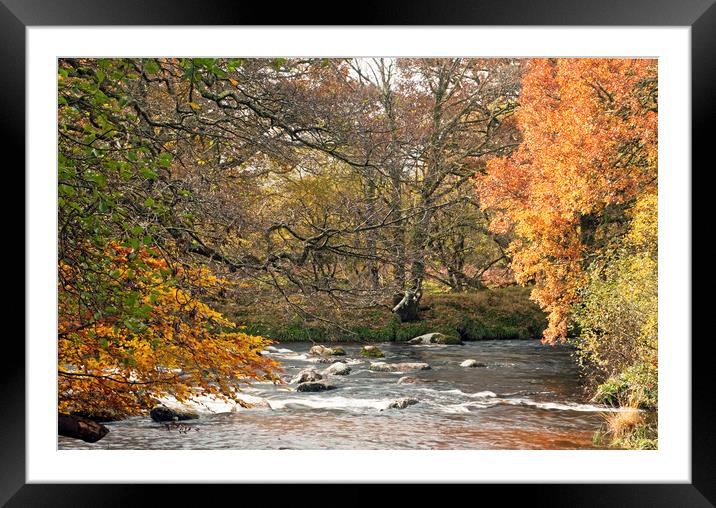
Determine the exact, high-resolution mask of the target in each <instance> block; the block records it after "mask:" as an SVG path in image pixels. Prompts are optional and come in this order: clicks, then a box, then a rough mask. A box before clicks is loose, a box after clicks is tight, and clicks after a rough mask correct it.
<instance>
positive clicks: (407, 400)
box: [388, 397, 418, 409]
mask: <svg viewBox="0 0 716 508" xmlns="http://www.w3.org/2000/svg"><path fill="white" fill-rule="evenodd" d="M417 403H418V399H413V398H412V397H404V398H402V399H398V400H396V401H393V402H391V403H390V404H389V405H388V409H405V408H406V407H408V406H412V405H413V404H417Z"/></svg>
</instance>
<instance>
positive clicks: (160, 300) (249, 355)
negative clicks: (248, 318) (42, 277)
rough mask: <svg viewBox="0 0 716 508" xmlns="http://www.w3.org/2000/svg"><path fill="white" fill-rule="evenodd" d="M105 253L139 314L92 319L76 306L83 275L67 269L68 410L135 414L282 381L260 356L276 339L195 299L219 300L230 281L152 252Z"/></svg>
mask: <svg viewBox="0 0 716 508" xmlns="http://www.w3.org/2000/svg"><path fill="white" fill-rule="evenodd" d="M103 254H104V257H105V259H106V261H107V263H108V264H107V268H108V271H109V272H110V273H111V276H112V279H113V280H114V281H115V284H116V286H117V287H116V288H115V289H116V290H117V293H118V294H121V295H125V294H127V293H129V292H131V293H133V294H136V295H137V301H136V302H135V301H132V302H131V307H132V309H131V312H130V310H128V308H126V307H125V308H121V309H119V308H114V307H113V310H114V312H107V311H106V310H105V311H104V312H101V313H99V314H101V315H98V313H94V314H93V313H92V312H91V311H89V310H88V308H87V307H86V306H85V307H83V306H82V305H81V304H78V298H79V296H78V295H80V296H81V292H79V291H78V287H79V286H80V285H81V282H80V278H81V275H80V272H79V271H78V270H76V269H73V268H72V267H70V266H69V265H67V264H63V263H61V264H60V266H59V269H60V275H61V276H60V280H61V283H60V285H59V288H58V289H59V329H58V373H59V377H58V379H59V381H58V383H59V386H58V393H59V410H60V411H61V412H75V411H77V412H86V413H105V412H108V411H109V412H114V413H115V414H116V413H120V414H136V413H138V412H139V411H140V410H142V409H146V408H147V407H148V406H150V405H151V404H153V403H154V402H155V399H156V398H158V397H162V396H173V397H175V398H176V399H177V400H179V401H184V400H186V399H187V398H189V397H191V396H192V395H194V394H199V393H201V394H203V395H209V394H213V395H216V396H218V397H220V398H231V397H232V394H233V393H234V392H235V391H236V390H238V387H239V385H240V383H243V382H248V381H250V380H275V379H276V377H275V376H274V374H273V373H272V372H273V371H274V370H276V369H277V368H278V364H277V363H276V362H274V361H273V360H270V359H268V358H266V357H264V356H261V354H260V352H261V350H262V349H263V348H264V347H265V346H266V345H268V344H270V341H268V340H267V339H264V338H263V337H257V336H251V335H247V334H245V333H242V332H241V331H240V329H239V327H237V326H236V325H235V324H234V323H232V322H231V321H230V320H228V319H226V318H225V317H224V316H222V315H221V314H219V313H218V312H216V311H214V310H212V309H211V308H210V307H209V306H207V305H206V304H204V303H202V302H200V301H198V300H197V299H196V298H194V296H193V295H192V293H202V294H204V295H208V294H211V292H212V291H215V290H218V289H219V287H220V286H221V285H222V284H224V283H225V282H224V281H222V280H220V279H218V278H217V277H215V276H213V275H211V274H210V273H209V272H208V270H206V269H201V268H199V269H194V268H192V269H182V268H175V269H171V268H170V267H169V266H168V264H167V262H166V261H165V260H164V259H161V258H160V257H159V256H158V255H157V252H154V251H153V250H151V249H141V250H138V251H136V252H135V251H134V250H133V249H130V248H126V247H121V246H119V245H118V244H116V243H111V244H110V246H109V247H108V248H107V249H106V250H105V251H104V253H103ZM129 258H131V262H130V259H129ZM75 284H76V285H75ZM180 284H181V286H182V287H184V288H186V287H191V290H188V289H181V288H180V287H179V286H180ZM128 316H129V317H128Z"/></svg>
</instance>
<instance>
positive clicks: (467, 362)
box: [460, 358, 487, 367]
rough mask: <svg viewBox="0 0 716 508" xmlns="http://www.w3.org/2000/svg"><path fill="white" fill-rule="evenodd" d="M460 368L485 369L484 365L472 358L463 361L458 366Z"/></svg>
mask: <svg viewBox="0 0 716 508" xmlns="http://www.w3.org/2000/svg"><path fill="white" fill-rule="evenodd" d="M460 367H487V365H485V364H484V363H480V362H478V361H477V360H473V359H472V358H470V359H468V360H465V361H464V362H462V363H461V364H460Z"/></svg>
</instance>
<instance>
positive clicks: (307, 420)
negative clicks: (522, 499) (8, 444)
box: [58, 340, 610, 449]
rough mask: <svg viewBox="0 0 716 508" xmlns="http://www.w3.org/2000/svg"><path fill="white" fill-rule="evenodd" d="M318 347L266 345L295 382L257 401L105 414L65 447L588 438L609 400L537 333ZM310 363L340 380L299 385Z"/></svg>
mask: <svg viewBox="0 0 716 508" xmlns="http://www.w3.org/2000/svg"><path fill="white" fill-rule="evenodd" d="M311 347H312V345H311V344H310V343H291V344H278V345H274V346H273V347H271V348H269V349H268V350H267V351H266V352H265V354H268V355H270V356H272V357H273V358H275V359H277V360H279V361H280V362H281V364H282V365H283V368H284V374H283V377H284V378H285V379H286V380H287V381H291V380H294V381H295V382H294V383H290V384H286V385H274V384H271V383H258V384H253V385H251V386H249V387H247V388H245V389H244V393H245V394H246V397H247V399H248V400H250V401H255V402H259V404H257V406H256V407H254V408H251V409H243V408H241V407H240V406H236V405H232V404H226V403H222V402H218V401H211V400H199V401H197V403H196V404H195V405H194V407H193V409H194V410H195V411H197V412H198V413H199V418H198V419H194V420H188V421H185V422H181V424H176V423H174V424H165V423H160V422H155V421H153V420H152V419H151V418H149V416H146V417H133V418H129V419H126V420H123V421H118V422H110V423H107V424H106V425H107V427H109V429H110V433H109V434H108V435H107V436H106V437H104V438H103V439H102V440H100V441H98V442H97V443H92V444H90V443H85V442H83V441H79V440H74V439H69V438H64V437H60V438H59V439H58V447H59V448H60V449H589V448H593V447H594V445H593V444H592V435H593V434H594V432H595V431H596V430H597V429H599V427H600V426H601V424H602V421H603V419H602V416H601V414H600V413H603V412H605V411H609V410H610V409H609V408H606V407H604V406H597V405H593V404H590V403H588V402H587V401H585V400H584V395H583V392H582V389H581V387H580V384H579V371H578V368H577V365H576V364H575V362H574V360H573V359H572V357H571V350H570V349H569V348H567V347H559V346H557V347H553V346H546V345H542V344H540V343H539V341H518V340H501V341H480V342H468V343H465V344H464V345H452V344H450V345H447V344H446V345H443V344H417V345H408V344H392V343H391V344H377V347H378V348H379V349H380V350H381V351H382V353H383V355H384V357H382V358H365V357H363V356H361V355H360V353H359V352H360V349H361V345H360V344H341V347H342V348H343V349H344V351H345V353H346V354H345V355H344V356H335V357H334V356H317V355H314V354H309V350H310V348H311ZM470 360H473V361H472V362H471V361H470ZM335 361H340V363H341V364H342V365H343V366H341V365H338V364H337V363H331V362H335ZM395 364H408V365H407V366H406V365H403V366H401V367H397V368H396V367H394V365H395ZM409 364H414V365H413V366H410V365H409ZM415 364H426V365H427V366H428V367H429V368H426V367H424V366H423V367H417V366H416V365H415ZM386 366H387V367H386ZM309 369H313V370H314V371H316V372H318V373H319V374H321V373H323V375H321V376H320V377H321V378H322V379H317V378H316V379H315V380H314V381H312V382H317V383H323V384H328V385H329V386H330V387H331V388H332V389H329V390H322V389H321V388H320V387H319V388H318V389H319V390H321V391H314V390H313V389H310V390H308V389H307V390H306V391H299V390H298V389H297V388H298V386H300V384H298V383H297V381H299V380H298V379H297V377H298V375H299V374H300V373H301V372H305V371H307V370H309ZM326 369H331V370H332V371H333V372H331V370H329V371H328V372H326ZM337 371H341V372H337ZM303 384H305V383H303Z"/></svg>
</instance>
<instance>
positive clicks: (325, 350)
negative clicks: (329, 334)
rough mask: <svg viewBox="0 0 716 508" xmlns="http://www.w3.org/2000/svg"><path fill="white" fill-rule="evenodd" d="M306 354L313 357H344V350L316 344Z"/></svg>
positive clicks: (338, 347)
mask: <svg viewBox="0 0 716 508" xmlns="http://www.w3.org/2000/svg"><path fill="white" fill-rule="evenodd" d="M308 354H310V355H314V356H345V354H346V352H345V350H344V349H343V348H342V347H340V346H335V347H326V346H321V345H318V344H316V345H315V346H313V347H311V349H309V350H308Z"/></svg>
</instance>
